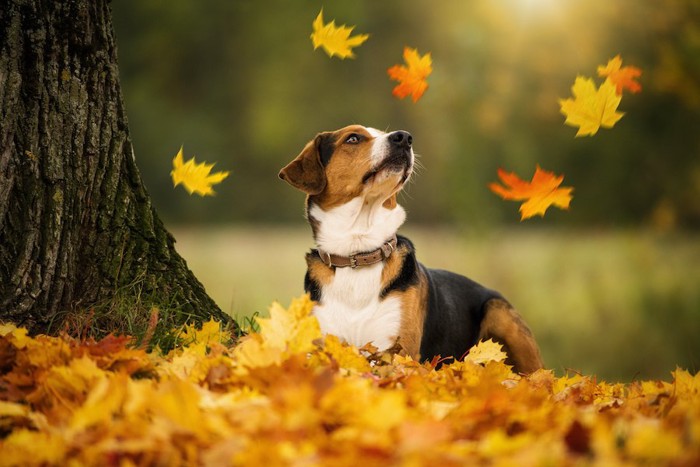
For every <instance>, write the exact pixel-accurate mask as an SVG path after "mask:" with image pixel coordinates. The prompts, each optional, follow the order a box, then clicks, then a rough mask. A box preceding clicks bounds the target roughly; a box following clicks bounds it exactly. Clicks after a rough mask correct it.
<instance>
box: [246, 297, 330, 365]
mask: <svg viewBox="0 0 700 467" xmlns="http://www.w3.org/2000/svg"><path fill="white" fill-rule="evenodd" d="M312 309H313V301H311V299H310V298H309V295H308V294H306V295H303V296H301V297H300V298H297V299H294V300H292V303H291V304H290V305H289V307H288V308H287V309H285V308H283V307H282V306H281V305H280V304H279V303H276V302H275V303H273V304H272V306H270V311H269V312H270V317H269V318H258V320H257V321H258V324H259V325H260V332H259V333H254V334H249V335H248V336H247V337H246V338H244V339H241V341H240V343H239V344H238V345H237V346H236V347H235V349H234V354H235V355H236V357H237V360H238V362H239V364H240V365H242V366H244V367H248V368H254V367H263V366H268V365H271V364H278V363H280V362H281V361H282V359H283V358H285V357H289V356H291V355H294V354H299V353H307V352H310V351H312V350H314V349H315V348H316V345H315V344H314V341H315V340H316V339H320V338H321V328H320V326H319V324H318V320H317V319H316V317H315V316H312V315H311V311H312Z"/></svg>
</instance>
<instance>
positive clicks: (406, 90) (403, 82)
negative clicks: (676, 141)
mask: <svg viewBox="0 0 700 467" xmlns="http://www.w3.org/2000/svg"><path fill="white" fill-rule="evenodd" d="M403 59H404V62H406V65H394V66H392V67H391V68H389V69H388V70H387V73H389V77H390V78H391V79H392V80H394V81H398V82H399V84H397V85H396V87H394V90H393V91H392V94H393V95H394V96H396V97H398V98H399V99H403V98H404V97H406V96H411V98H412V99H413V102H417V101H418V99H420V98H421V96H422V95H423V93H424V92H425V90H426V89H428V82H427V81H426V78H428V76H430V74H431V73H432V72H433V62H432V58H431V57H430V52H428V53H427V54H425V55H423V56H422V57H421V56H420V54H419V53H418V50H417V49H412V48H410V47H404V49H403Z"/></svg>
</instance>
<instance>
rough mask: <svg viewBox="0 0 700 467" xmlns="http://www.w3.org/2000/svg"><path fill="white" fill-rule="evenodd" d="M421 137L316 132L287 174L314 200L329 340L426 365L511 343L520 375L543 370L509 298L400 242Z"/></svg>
mask: <svg viewBox="0 0 700 467" xmlns="http://www.w3.org/2000/svg"><path fill="white" fill-rule="evenodd" d="M414 161H415V156H414V153H413V137H412V136H411V134H410V133H408V132H406V131H392V132H383V131H380V130H377V129H374V128H369V127H364V126H361V125H350V126H347V127H345V128H341V129H339V130H337V131H327V132H322V133H319V134H318V135H316V137H315V138H314V139H312V140H311V141H309V142H308V143H307V144H306V146H305V147H304V148H303V150H302V151H301V153H300V154H299V155H298V156H297V157H296V158H295V159H294V160H292V161H291V162H290V163H289V164H287V165H286V166H285V167H284V168H282V170H281V171H280V172H279V177H280V178H281V179H283V180H285V181H286V182H288V183H289V184H290V185H292V186H293V187H294V188H297V189H299V190H301V191H303V192H304V193H306V194H307V197H306V218H307V220H308V222H309V224H310V225H311V229H312V232H313V238H314V241H315V243H316V247H317V248H316V249H313V250H311V251H310V252H309V253H308V254H307V255H306V263H307V267H308V268H307V272H306V275H305V278H304V289H305V290H306V292H307V293H309V294H310V296H311V299H312V300H314V301H315V302H316V304H315V305H314V310H313V313H314V315H315V316H316V317H317V318H318V321H319V323H320V326H321V330H322V331H323V333H325V334H334V335H336V336H338V337H339V338H341V339H343V340H345V341H346V342H348V343H350V344H352V345H355V346H357V347H362V346H364V345H366V344H368V343H369V344H371V345H372V346H374V347H375V348H377V349H378V350H379V351H384V350H388V349H395V348H397V346H398V347H400V349H402V351H403V352H404V353H405V354H408V355H411V356H412V357H414V358H415V359H420V360H421V361H432V360H433V358H435V357H443V358H444V357H454V358H456V359H459V358H462V357H464V356H465V354H466V353H467V352H468V350H469V349H470V348H471V347H472V346H473V345H474V344H476V343H477V342H478V341H479V340H482V339H483V340H485V339H489V338H492V339H494V340H495V341H497V342H499V343H501V344H502V345H503V346H504V350H505V351H506V353H507V355H508V359H507V360H506V362H507V363H509V364H511V365H513V367H514V370H515V371H517V372H519V373H523V374H526V373H532V372H534V371H536V370H537V369H539V368H542V366H543V365H542V359H541V357H540V351H539V348H538V346H537V343H536V342H535V339H534V337H533V334H532V332H531V331H530V329H529V328H528V326H527V325H526V324H525V322H524V321H523V319H522V318H521V316H520V315H519V314H518V313H517V312H516V311H515V310H514V309H513V307H512V306H511V305H510V304H509V303H508V301H507V300H506V299H505V298H503V296H502V295H501V294H499V293H498V292H496V291H493V290H490V289H488V288H486V287H483V286H482V285H480V284H478V283H476V282H474V281H473V280H471V279H468V278H467V277H464V276H461V275H459V274H455V273H452V272H448V271H444V270H440V269H429V268H427V267H425V266H423V265H422V264H421V263H419V262H418V261H417V259H416V252H415V248H414V246H413V244H412V243H411V241H410V240H409V239H408V238H406V237H404V236H402V235H397V231H398V229H399V227H400V226H401V225H402V224H403V223H404V221H405V219H406V212H405V211H404V209H403V208H402V207H401V206H400V205H399V204H397V201H396V196H397V193H398V192H399V191H400V190H401V189H402V188H403V186H404V185H405V183H406V182H407V180H408V179H409V177H410V176H411V174H412V172H413V167H414Z"/></svg>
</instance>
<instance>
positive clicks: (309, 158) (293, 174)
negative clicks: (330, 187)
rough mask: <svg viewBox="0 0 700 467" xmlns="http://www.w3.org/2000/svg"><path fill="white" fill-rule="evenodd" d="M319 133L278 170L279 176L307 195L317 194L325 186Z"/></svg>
mask: <svg viewBox="0 0 700 467" xmlns="http://www.w3.org/2000/svg"><path fill="white" fill-rule="evenodd" d="M320 142H321V135H318V136H316V138H314V139H313V140H312V141H309V142H308V143H306V146H304V149H303V150H302V151H301V154H299V155H298V156H297V157H296V159H294V160H293V161H292V162H290V163H289V164H287V165H286V166H285V167H284V168H282V170H280V173H279V177H280V178H281V179H282V180H285V181H286V182H287V183H289V184H290V185H292V186H293V187H294V188H297V189H299V190H301V191H303V192H305V193H307V194H309V195H317V194H319V193H321V192H322V191H323V189H324V188H325V187H326V172H325V170H324V169H323V165H322V164H321V154H320V152H319V146H320Z"/></svg>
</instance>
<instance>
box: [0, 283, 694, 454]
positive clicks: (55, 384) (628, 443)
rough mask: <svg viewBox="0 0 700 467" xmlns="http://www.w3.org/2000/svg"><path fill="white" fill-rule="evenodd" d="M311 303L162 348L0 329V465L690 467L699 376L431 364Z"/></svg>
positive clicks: (476, 355)
mask: <svg viewBox="0 0 700 467" xmlns="http://www.w3.org/2000/svg"><path fill="white" fill-rule="evenodd" d="M311 305H312V304H311V302H310V301H309V300H308V298H306V297H303V298H300V299H297V300H294V301H293V302H292V304H291V305H290V306H289V308H288V309H284V308H282V307H281V306H279V305H273V306H272V308H271V310H270V318H269V319H260V320H259V321H260V332H259V333H253V334H250V335H248V336H247V337H245V338H243V339H242V340H241V341H239V342H238V343H237V344H236V345H230V338H229V336H228V335H226V333H225V332H222V331H221V330H220V328H219V325H218V324H217V323H215V322H210V323H207V324H205V325H204V326H203V327H202V329H195V328H194V327H189V328H187V329H186V330H185V331H184V332H183V333H182V335H181V338H182V340H183V345H182V346H180V347H178V348H176V349H175V350H173V351H171V352H169V353H168V354H167V355H162V354H160V353H159V352H158V351H157V350H156V351H153V352H146V351H145V350H143V349H138V348H135V347H133V346H132V345H130V339H128V338H124V337H111V336H110V337H107V338H105V339H103V340H101V341H97V342H96V341H91V340H87V341H79V340H74V339H71V338H68V337H58V338H56V337H47V336H37V337H35V338H32V337H28V336H27V335H26V332H25V331H24V330H23V329H18V328H16V327H14V326H12V325H10V324H5V325H0V453H2V455H1V456H0V465H80V464H87V465H124V466H130V465H228V464H244V465H265V464H269V465H279V464H282V465H285V464H293V465H353V466H356V465H358V464H359V463H362V465H363V466H368V465H390V464H405V465H428V464H430V465H443V466H447V465H465V464H477V465H478V464H489V465H490V464H495V465H517V464H520V465H571V464H577V465H578V464H584V465H585V464H589V463H590V464H598V465H637V464H650V465H659V464H661V465H666V464H668V465H698V464H700V397H699V394H698V392H699V391H700V375H698V374H696V375H695V376H693V375H692V374H690V373H688V372H687V371H684V370H681V369H676V370H675V371H674V372H673V373H672V374H671V377H672V378H671V380H670V381H644V382H642V381H638V382H633V383H630V384H610V383H605V382H598V381H596V380H595V379H594V378H591V377H587V376H582V375H567V376H564V377H556V376H555V375H554V374H553V373H552V372H551V371H539V372H537V373H535V374H533V375H530V376H528V377H520V376H518V375H515V374H513V373H512V372H511V369H510V367H508V366H507V365H505V363H503V361H504V358H505V355H504V354H503V353H502V352H501V350H500V347H499V346H498V345H496V344H494V343H492V342H486V343H481V344H479V345H478V346H477V347H475V348H474V349H472V351H471V352H470V354H469V355H468V356H467V358H466V360H465V361H464V362H457V363H450V362H445V364H443V365H442V366H441V367H440V369H439V370H436V369H435V363H436V362H432V363H425V364H419V363H417V362H415V361H413V360H411V359H409V358H405V357H402V356H399V355H389V354H384V355H377V354H375V355H370V356H369V357H365V356H363V355H364V354H363V353H361V352H360V351H358V350H357V349H355V348H353V347H348V346H346V345H343V344H341V343H340V342H339V341H338V340H337V339H336V338H335V337H333V336H328V337H322V336H321V333H320V331H319V328H318V324H317V322H316V320H315V318H313V317H311V316H310V315H309V313H310V310H311Z"/></svg>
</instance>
